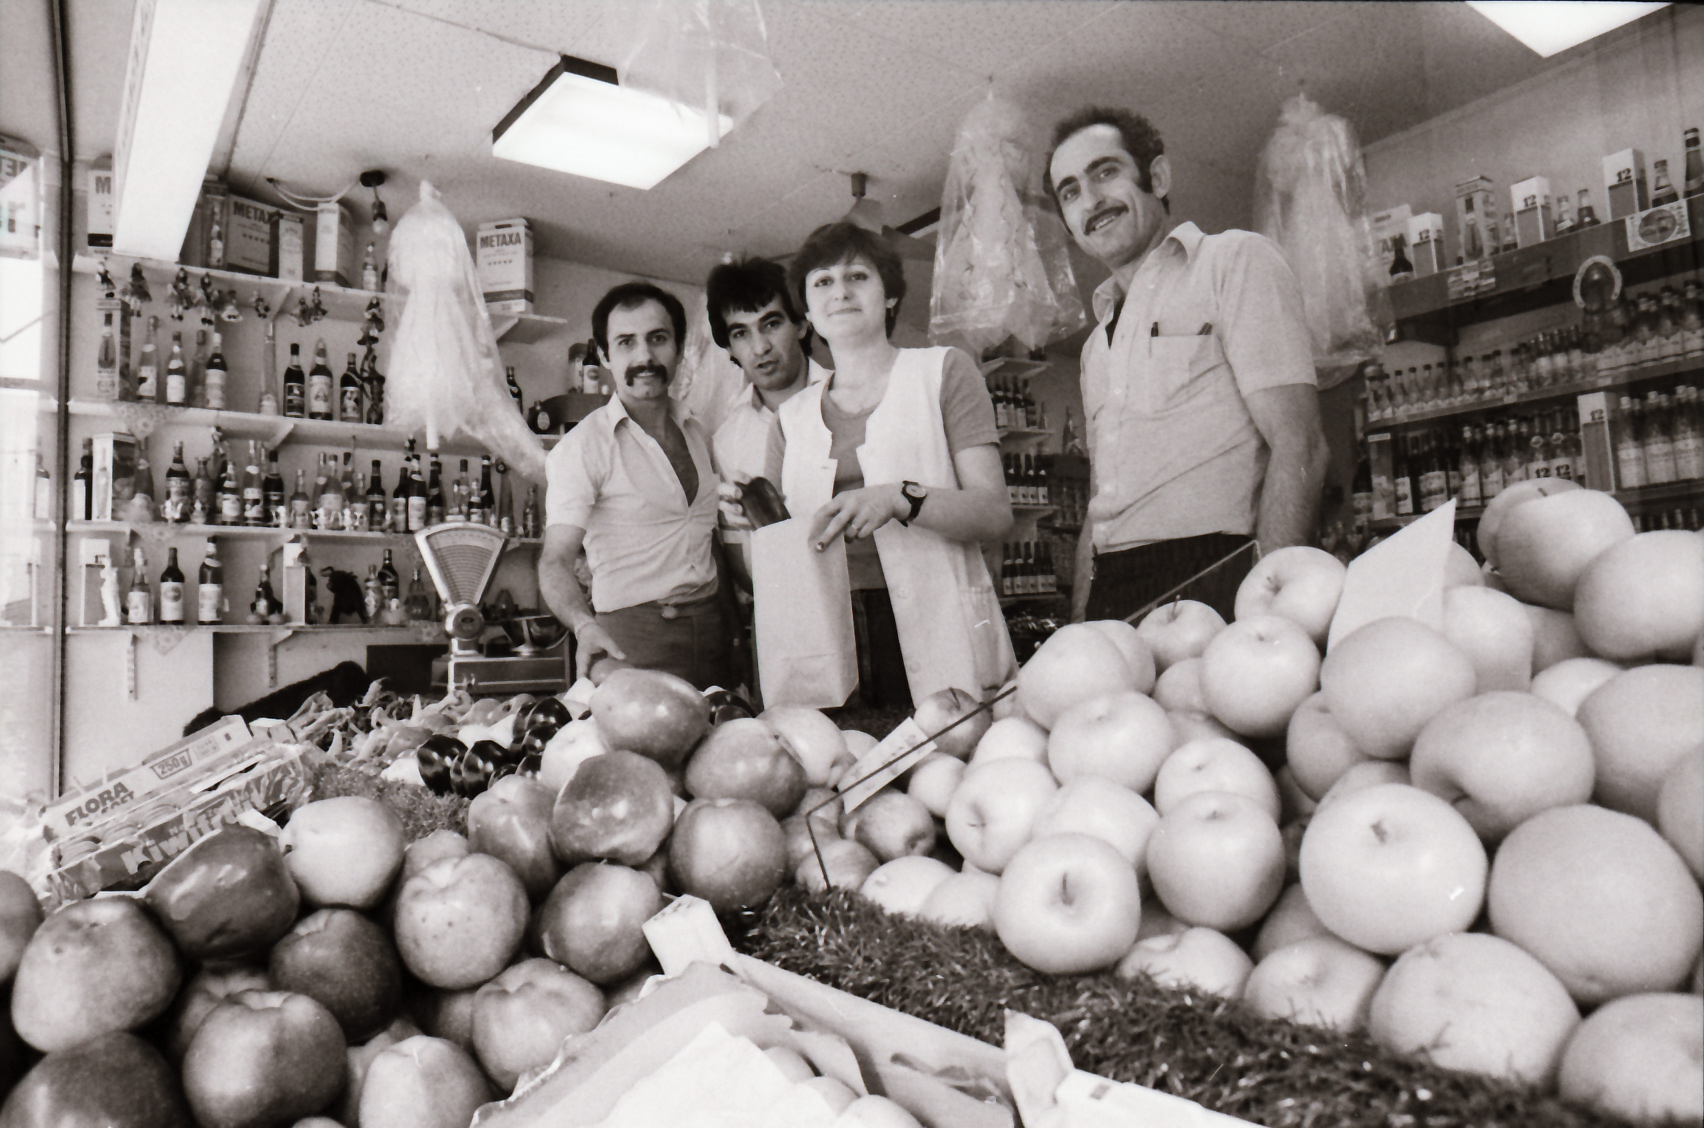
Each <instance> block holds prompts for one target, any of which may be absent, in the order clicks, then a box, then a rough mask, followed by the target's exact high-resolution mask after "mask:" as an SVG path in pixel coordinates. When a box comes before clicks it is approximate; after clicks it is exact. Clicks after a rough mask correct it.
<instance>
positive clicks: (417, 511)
mask: <svg viewBox="0 0 1704 1128" xmlns="http://www.w3.org/2000/svg"><path fill="white" fill-rule="evenodd" d="M425 527H426V499H425V498H423V497H411V498H409V499H408V531H409V532H411V533H418V532H419V531H420V530H421V529H424V528H425Z"/></svg>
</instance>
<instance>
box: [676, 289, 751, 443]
mask: <svg viewBox="0 0 1704 1128" xmlns="http://www.w3.org/2000/svg"><path fill="white" fill-rule="evenodd" d="M746 387H747V384H746V378H745V374H744V373H742V372H741V371H740V366H739V365H737V364H735V363H734V362H733V361H732V360H731V359H729V357H728V354H727V353H726V352H724V351H723V350H722V349H720V348H718V347H717V345H716V342H715V340H714V339H713V338H712V337H711V335H710V312H709V305H708V304H707V303H706V301H705V297H704V291H703V290H699V291H698V296H697V297H695V298H694V299H693V300H692V304H691V305H690V306H689V307H688V308H687V311H686V347H685V348H683V349H682V350H681V354H680V364H679V365H678V366H677V367H676V368H675V378H674V380H673V381H671V382H670V384H669V395H670V396H672V397H673V398H674V399H676V400H678V401H679V402H680V403H682V404H684V405H685V407H686V409H687V411H689V412H691V414H692V417H693V418H694V419H696V420H698V422H699V423H701V424H703V426H704V429H705V430H706V431H708V432H709V433H710V434H712V435H714V434H715V433H716V428H718V427H720V426H721V425H722V421H723V420H724V419H726V418H727V417H728V410H729V408H731V407H732V406H733V400H734V397H735V396H737V395H739V394H740V393H741V392H743V391H745V389H746Z"/></svg>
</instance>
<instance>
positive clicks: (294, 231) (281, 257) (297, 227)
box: [273, 211, 307, 282]
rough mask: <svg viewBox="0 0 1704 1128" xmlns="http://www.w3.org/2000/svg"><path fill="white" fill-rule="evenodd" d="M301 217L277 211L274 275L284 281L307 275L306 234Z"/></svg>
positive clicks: (295, 280) (292, 280)
mask: <svg viewBox="0 0 1704 1128" xmlns="http://www.w3.org/2000/svg"><path fill="white" fill-rule="evenodd" d="M303 227H304V225H303V223H302V217H301V216H299V215H297V214H296V213H295V212H287V211H280V212H279V213H278V266H277V269H276V270H274V271H273V274H274V276H276V277H277V278H279V279H280V280H282V281H285V282H300V281H302V280H303V279H304V278H306V277H307V274H306V270H307V235H306V233H305V231H304V229H303Z"/></svg>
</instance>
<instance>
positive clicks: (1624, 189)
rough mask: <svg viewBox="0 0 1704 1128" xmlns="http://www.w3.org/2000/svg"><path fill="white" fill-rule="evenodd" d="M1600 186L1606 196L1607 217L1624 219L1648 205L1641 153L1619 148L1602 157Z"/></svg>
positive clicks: (1648, 188) (1647, 192) (1642, 153)
mask: <svg viewBox="0 0 1704 1128" xmlns="http://www.w3.org/2000/svg"><path fill="white" fill-rule="evenodd" d="M1603 190H1604V192H1605V193H1607V194H1608V196H1609V218H1610V219H1624V218H1626V217H1627V216H1630V215H1636V214H1637V213H1639V212H1642V211H1644V210H1645V209H1646V208H1648V207H1650V206H1651V190H1650V187H1649V186H1648V185H1647V184H1646V183H1645V154H1644V152H1643V151H1642V150H1639V149H1623V150H1621V152H1619V153H1611V154H1609V156H1607V157H1605V158H1604V159H1603Z"/></svg>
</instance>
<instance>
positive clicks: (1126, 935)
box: [994, 834, 1142, 975]
mask: <svg viewBox="0 0 1704 1128" xmlns="http://www.w3.org/2000/svg"><path fill="white" fill-rule="evenodd" d="M1141 922H1142V899H1141V895H1140V894H1139V892H1138V891H1137V885H1136V871H1135V870H1134V869H1132V868H1131V866H1130V862H1129V861H1128V860H1127V859H1126V858H1125V857H1124V855H1123V854H1120V853H1119V852H1118V851H1117V850H1115V849H1113V848H1112V846H1110V845H1108V844H1107V843H1106V842H1104V841H1102V840H1101V839H1099V838H1093V837H1091V836H1089V835H1087V834H1055V835H1050V836H1048V837H1047V838H1037V839H1034V840H1033V841H1031V842H1029V843H1027V844H1026V845H1025V846H1024V847H1023V848H1022V849H1020V850H1019V851H1018V852H1017V853H1016V854H1014V855H1013V856H1012V859H1011V861H1010V862H1009V863H1008V864H1007V866H1006V870H1005V872H1004V873H1003V874H1001V875H1000V888H999V889H998V890H997V891H996V893H995V895H994V931H995V933H996V935H998V936H999V937H1000V942H1001V943H1002V944H1004V945H1005V946H1006V950H1007V951H1009V952H1011V953H1012V955H1014V956H1016V957H1017V958H1018V959H1020V960H1022V961H1023V962H1024V963H1026V964H1028V965H1029V966H1030V967H1033V968H1035V969H1036V970H1037V971H1040V972H1045V973H1047V974H1049V975H1076V974H1080V973H1082V972H1087V971H1096V970H1099V969H1100V968H1104V967H1110V966H1112V964H1113V963H1115V962H1116V961H1117V960H1118V957H1119V956H1121V955H1123V954H1124V953H1125V952H1127V951H1129V950H1130V945H1131V944H1133V943H1135V941H1136V930H1137V928H1138V927H1139V926H1140V925H1141Z"/></svg>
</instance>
